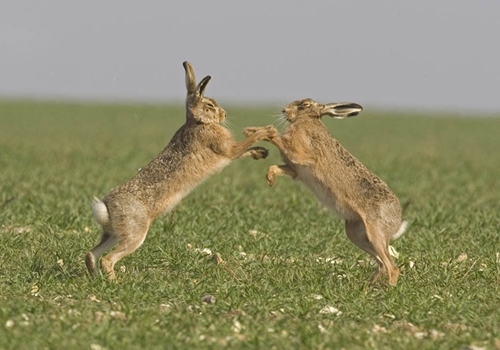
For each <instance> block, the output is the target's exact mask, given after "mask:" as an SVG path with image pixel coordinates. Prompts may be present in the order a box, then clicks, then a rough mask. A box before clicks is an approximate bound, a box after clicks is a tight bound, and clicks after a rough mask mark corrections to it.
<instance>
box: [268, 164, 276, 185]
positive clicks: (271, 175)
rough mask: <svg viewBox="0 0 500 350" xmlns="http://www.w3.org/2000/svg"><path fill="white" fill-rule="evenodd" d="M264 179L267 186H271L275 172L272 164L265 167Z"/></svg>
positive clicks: (274, 181) (273, 182) (274, 180)
mask: <svg viewBox="0 0 500 350" xmlns="http://www.w3.org/2000/svg"><path fill="white" fill-rule="evenodd" d="M266 181H267V184H268V185H269V187H273V186H274V184H275V183H276V173H275V172H274V169H273V167H272V166H271V167H269V169H267V173H266Z"/></svg>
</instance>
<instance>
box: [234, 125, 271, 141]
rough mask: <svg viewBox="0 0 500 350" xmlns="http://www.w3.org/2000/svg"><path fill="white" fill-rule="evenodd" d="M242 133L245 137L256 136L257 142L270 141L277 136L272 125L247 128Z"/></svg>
mask: <svg viewBox="0 0 500 350" xmlns="http://www.w3.org/2000/svg"><path fill="white" fill-rule="evenodd" d="M243 133H244V134H245V136H246V137H250V136H253V135H255V134H257V135H256V137H257V138H258V139H259V141H271V139H273V138H275V137H278V136H279V133H278V130H276V128H275V127H274V125H268V126H253V127H248V128H245V129H244V130H243Z"/></svg>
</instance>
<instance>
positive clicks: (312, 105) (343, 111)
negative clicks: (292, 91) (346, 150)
mask: <svg viewBox="0 0 500 350" xmlns="http://www.w3.org/2000/svg"><path fill="white" fill-rule="evenodd" d="M362 110H363V107H361V106H360V105H358V104H357V103H351V102H341V103H328V104H326V105H324V104H321V103H319V102H316V101H314V100H312V99H310V98H306V99H303V100H297V101H293V102H292V103H290V104H289V105H288V106H286V107H285V108H283V110H282V111H281V112H282V113H283V116H284V117H285V119H286V120H287V121H288V122H290V123H293V122H294V121H295V120H297V119H302V118H313V119H320V118H321V117H322V116H324V115H329V116H330V117H333V118H336V119H344V118H347V117H353V116H355V115H358V114H359V113H360V112H361V111H362Z"/></svg>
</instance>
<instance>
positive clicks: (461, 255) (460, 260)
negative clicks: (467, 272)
mask: <svg viewBox="0 0 500 350" xmlns="http://www.w3.org/2000/svg"><path fill="white" fill-rule="evenodd" d="M465 260H467V254H466V253H462V254H460V255H459V256H458V258H456V259H455V262H457V263H460V262H462V261H465Z"/></svg>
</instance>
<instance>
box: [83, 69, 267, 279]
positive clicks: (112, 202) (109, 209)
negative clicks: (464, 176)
mask: <svg viewBox="0 0 500 350" xmlns="http://www.w3.org/2000/svg"><path fill="white" fill-rule="evenodd" d="M184 69H185V72H186V89H187V97H186V122H185V124H184V125H183V126H182V127H181V128H180V129H179V130H177V132H176V133H175V135H174V136H173V137H172V140H170V143H169V144H168V145H167V146H166V147H165V148H164V149H163V151H161V152H160V154H158V156H156V158H154V159H153V160H152V161H151V162H150V163H149V164H148V165H146V166H145V167H143V168H142V169H141V170H140V171H139V172H138V173H137V174H136V175H135V176H134V177H133V178H131V179H130V180H129V181H127V182H126V183H124V184H122V185H120V186H118V187H116V188H114V189H112V190H111V191H110V192H109V193H108V194H107V195H106V196H105V197H104V198H103V199H102V200H99V199H97V198H96V199H94V201H93V202H92V213H93V215H94V218H95V220H96V221H97V222H98V223H99V224H100V225H101V226H102V228H103V232H102V237H101V241H100V243H99V244H98V245H97V246H96V247H95V248H93V249H92V250H91V251H89V252H88V253H87V255H86V257H85V263H86V265H87V268H88V270H89V271H90V273H91V274H93V275H97V274H98V267H97V261H98V259H99V257H100V256H101V255H102V254H104V253H105V252H106V251H108V250H109V249H111V248H113V247H114V246H115V245H116V247H115V248H114V249H113V250H112V251H111V252H110V253H109V254H107V255H106V256H105V257H103V259H102V264H101V265H102V269H103V270H104V272H105V273H106V275H107V277H108V279H109V280H113V279H115V272H114V266H115V264H116V262H117V261H118V260H120V259H121V258H123V257H125V256H127V255H129V254H130V253H132V252H133V251H134V250H136V249H137V248H138V247H139V246H140V245H141V244H142V242H144V239H145V238H146V234H147V232H148V229H149V226H150V225H151V223H152V222H153V220H154V219H155V218H156V217H157V216H158V215H160V214H161V213H163V212H165V211H168V210H171V209H172V208H173V207H174V206H175V205H176V204H177V203H179V202H180V201H181V199H182V198H184V197H185V196H186V195H187V194H188V193H189V192H190V191H191V190H192V189H194V188H195V187H196V186H197V185H198V184H200V183H201V182H202V181H203V180H205V179H206V178H207V177H209V176H210V175H212V174H214V173H215V172H218V171H220V170H221V169H222V168H224V167H225V166H227V165H228V164H229V163H230V162H231V161H232V160H234V159H237V158H242V157H247V156H250V157H252V158H253V159H261V158H266V157H267V155H268V151H267V150H266V149H265V148H262V147H251V146H252V145H253V144H255V143H256V142H258V141H261V140H266V139H268V138H269V137H268V135H269V132H270V131H271V132H273V127H268V128H263V129H261V130H259V131H258V132H255V133H254V134H253V135H252V136H250V137H248V138H246V139H245V140H244V141H242V142H236V141H235V140H234V138H233V135H232V134H231V132H230V131H229V130H227V129H226V128H225V127H223V126H222V125H221V124H220V123H221V122H222V121H223V120H224V119H225V118H226V112H225V111H224V109H222V107H221V106H219V104H218V103H217V102H216V101H215V100H213V99H211V98H209V97H205V96H204V94H203V93H204V91H205V88H206V86H207V84H208V82H209V81H210V76H206V77H205V78H203V79H202V80H201V81H200V82H199V83H198V84H196V79H195V75H194V70H193V67H192V66H191V64H189V63H188V62H184Z"/></svg>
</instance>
